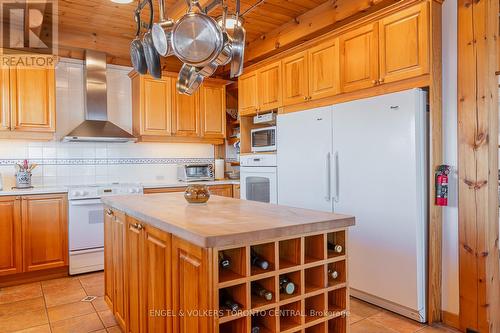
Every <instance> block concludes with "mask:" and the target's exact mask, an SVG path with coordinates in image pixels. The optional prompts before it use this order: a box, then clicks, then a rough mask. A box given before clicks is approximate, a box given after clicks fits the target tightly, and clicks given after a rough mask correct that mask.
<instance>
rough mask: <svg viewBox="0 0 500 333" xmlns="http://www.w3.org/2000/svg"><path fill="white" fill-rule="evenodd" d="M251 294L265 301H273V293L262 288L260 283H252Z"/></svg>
mask: <svg viewBox="0 0 500 333" xmlns="http://www.w3.org/2000/svg"><path fill="white" fill-rule="evenodd" d="M252 293H253V294H254V295H257V296H259V297H262V298H263V299H265V300H266V301H272V300H273V293H272V292H270V291H269V290H267V289H266V288H264V287H263V286H262V285H261V284H260V283H253V284H252Z"/></svg>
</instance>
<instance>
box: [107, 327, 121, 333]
mask: <svg viewBox="0 0 500 333" xmlns="http://www.w3.org/2000/svg"><path fill="white" fill-rule="evenodd" d="M108 333H122V329H121V328H120V326H113V327H109V328H108Z"/></svg>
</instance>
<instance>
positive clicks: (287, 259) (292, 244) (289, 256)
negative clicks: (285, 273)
mask: <svg viewBox="0 0 500 333" xmlns="http://www.w3.org/2000/svg"><path fill="white" fill-rule="evenodd" d="M301 253H302V251H301V249H300V238H294V239H287V240H283V241H280V242H279V258H280V262H279V269H287V268H290V267H294V266H298V265H300V264H301Z"/></svg>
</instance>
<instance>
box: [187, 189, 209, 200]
mask: <svg viewBox="0 0 500 333" xmlns="http://www.w3.org/2000/svg"><path fill="white" fill-rule="evenodd" d="M184 198H186V201H187V202H189V203H205V202H207V201H208V199H210V190H209V189H208V186H206V185H190V186H188V188H187V189H186V191H185V192H184Z"/></svg>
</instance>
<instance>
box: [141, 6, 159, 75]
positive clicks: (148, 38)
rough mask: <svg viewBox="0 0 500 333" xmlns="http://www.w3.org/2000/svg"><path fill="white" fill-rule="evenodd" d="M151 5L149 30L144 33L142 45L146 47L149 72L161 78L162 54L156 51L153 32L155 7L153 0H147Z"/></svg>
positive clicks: (145, 52) (145, 54) (145, 53)
mask: <svg viewBox="0 0 500 333" xmlns="http://www.w3.org/2000/svg"><path fill="white" fill-rule="evenodd" d="M147 3H148V5H149V24H148V31H147V32H146V33H145V34H144V37H143V38H142V47H143V48H144V56H145V58H146V63H147V65H148V71H149V74H151V76H152V77H154V78H155V79H160V78H161V63H160V55H159V54H158V52H156V49H155V46H154V44H153V36H152V33H151V28H152V27H153V17H154V9H153V2H152V0H147Z"/></svg>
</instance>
